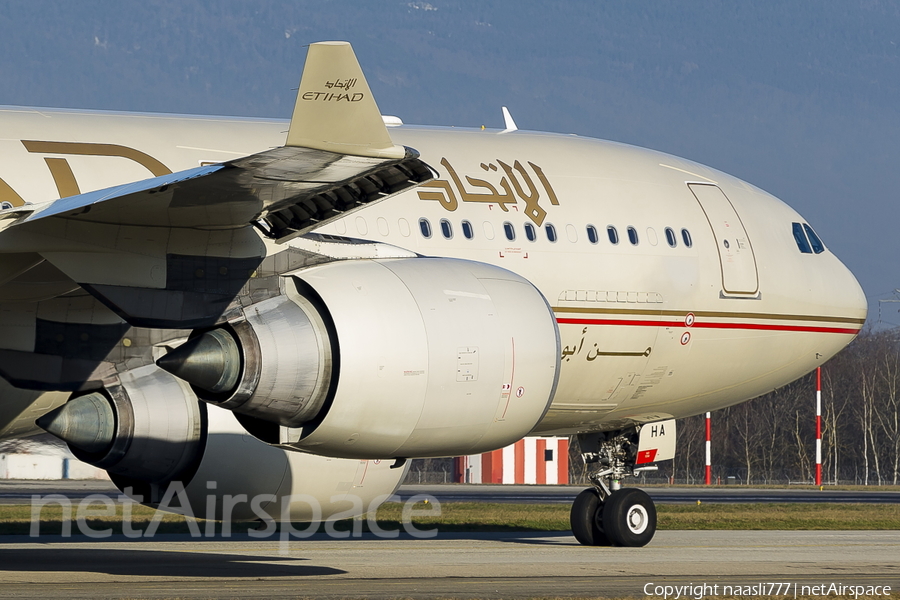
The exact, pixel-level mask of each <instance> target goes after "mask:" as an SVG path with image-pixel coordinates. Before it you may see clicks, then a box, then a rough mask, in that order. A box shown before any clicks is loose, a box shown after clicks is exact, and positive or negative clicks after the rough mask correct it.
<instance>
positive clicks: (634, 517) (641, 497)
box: [576, 488, 656, 547]
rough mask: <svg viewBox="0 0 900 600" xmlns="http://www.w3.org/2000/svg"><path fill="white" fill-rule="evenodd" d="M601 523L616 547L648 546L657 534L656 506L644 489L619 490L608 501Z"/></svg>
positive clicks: (605, 504)
mask: <svg viewBox="0 0 900 600" xmlns="http://www.w3.org/2000/svg"><path fill="white" fill-rule="evenodd" d="M582 493H584V492H582ZM576 501H577V499H576ZM602 521H603V525H602V527H603V531H604V532H605V533H606V535H607V537H608V538H609V541H610V542H612V544H613V545H615V546H631V547H638V546H646V545H647V544H648V543H649V542H650V540H652V539H653V534H655V533H656V506H654V504H653V500H651V499H650V496H648V495H647V492H645V491H643V490H639V489H637V488H626V489H622V490H618V491H615V492H613V493H612V494H611V495H610V496H609V498H607V499H606V502H605V503H604V506H603V516H602Z"/></svg>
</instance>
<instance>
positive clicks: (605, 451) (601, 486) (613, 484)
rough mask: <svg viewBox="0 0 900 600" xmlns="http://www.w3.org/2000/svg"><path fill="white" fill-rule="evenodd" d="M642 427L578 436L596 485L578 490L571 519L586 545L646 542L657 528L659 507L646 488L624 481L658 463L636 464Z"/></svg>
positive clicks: (580, 539) (591, 476)
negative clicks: (628, 485) (624, 484)
mask: <svg viewBox="0 0 900 600" xmlns="http://www.w3.org/2000/svg"><path fill="white" fill-rule="evenodd" d="M638 431H639V429H638V428H631V429H626V430H622V431H613V432H606V433H592V434H583V435H579V436H578V442H579V444H580V445H581V450H582V457H583V458H584V461H585V463H586V464H596V465H597V466H598V467H599V469H598V470H596V471H595V472H593V473H591V475H590V480H591V483H593V484H594V487H592V488H588V489H586V490H584V491H583V492H581V493H580V494H578V496H577V497H576V498H575V502H574V503H573V504H572V512H571V514H570V522H571V524H572V533H573V534H574V535H575V539H577V540H578V541H579V542H581V543H582V544H584V545H585V546H646V545H647V543H649V542H650V540H651V539H653V534H654V533H656V507H655V506H654V505H653V500H651V499H650V496H648V495H647V493H646V492H644V491H643V490H639V489H637V488H627V489H622V488H621V486H620V483H619V482H620V480H621V479H622V478H623V477H633V476H636V475H638V474H640V472H642V471H649V470H656V466H655V465H647V466H641V467H636V466H635V463H636V459H637V454H638Z"/></svg>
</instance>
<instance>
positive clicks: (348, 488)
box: [38, 366, 406, 521]
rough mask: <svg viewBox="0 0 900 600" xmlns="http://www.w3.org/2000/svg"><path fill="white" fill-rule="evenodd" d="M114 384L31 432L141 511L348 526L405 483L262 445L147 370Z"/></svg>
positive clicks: (378, 466)
mask: <svg viewBox="0 0 900 600" xmlns="http://www.w3.org/2000/svg"><path fill="white" fill-rule="evenodd" d="M120 379H121V384H120V385H115V386H110V387H107V388H105V389H104V390H102V391H98V392H93V393H91V394H86V395H83V396H79V397H76V398H73V399H72V400H70V401H69V402H68V403H67V404H66V405H63V406H62V407H60V408H57V409H54V410H53V411H51V412H50V413H48V414H47V415H44V416H43V417H41V418H40V419H39V420H38V423H39V425H40V426H41V427H43V428H44V429H46V430H47V431H49V432H51V433H53V434H54V435H56V436H57V437H60V438H61V439H63V440H64V441H66V442H67V443H68V445H69V448H70V449H71V450H72V452H73V453H74V454H75V455H76V456H77V457H78V458H79V459H80V460H82V461H84V462H87V463H89V464H92V465H94V466H97V467H101V468H104V469H106V470H107V472H108V473H109V475H110V478H111V479H112V481H113V483H115V484H116V486H117V487H118V488H119V489H120V490H122V491H123V492H127V493H129V494H130V495H131V496H132V497H135V498H136V499H138V501H140V502H142V503H144V504H147V505H150V506H154V507H156V506H159V503H160V502H161V501H165V502H166V505H165V506H162V508H165V509H168V510H173V511H174V512H181V513H185V514H190V515H193V516H195V517H197V518H203V519H222V518H223V517H227V518H228V519H230V520H235V521H244V520H256V519H260V518H272V519H274V520H280V519H281V518H282V517H283V516H285V515H286V516H288V517H289V518H290V519H291V520H294V521H307V520H312V519H316V518H321V519H327V518H328V517H330V516H332V515H335V514H337V513H341V516H344V517H349V516H355V515H359V514H363V513H365V512H367V511H368V510H370V509H374V508H376V507H377V506H378V505H379V504H380V503H381V502H383V501H384V500H385V498H386V497H387V496H388V495H390V494H392V493H393V492H394V491H395V490H396V489H397V487H398V486H399V485H400V482H401V481H402V480H403V478H404V476H405V475H406V469H391V468H390V464H389V463H388V462H382V463H375V462H372V461H358V460H345V459H333V458H325V457H321V456H314V455H310V454H305V453H301V452H297V451H293V450H286V449H282V448H276V447H273V446H271V445H268V444H265V443H263V442H261V441H259V440H257V439H255V438H254V437H253V436H251V435H249V434H248V433H247V432H246V430H245V429H244V428H243V427H242V426H241V425H240V423H238V421H237V420H236V418H235V416H234V414H233V413H231V412H229V411H227V410H224V409H220V408H216V407H213V406H208V405H206V404H204V403H202V402H199V400H198V399H197V397H196V396H195V395H194V393H193V392H192V391H191V389H190V387H189V386H188V385H187V384H186V383H185V382H183V381H180V380H178V379H177V378H175V377H174V376H172V375H170V374H169V373H166V372H164V371H160V370H159V369H157V368H156V367H154V366H150V367H144V368H141V369H136V370H134V371H129V372H126V373H123V374H122V375H121V376H120ZM173 486H174V487H173ZM223 510H224V511H227V514H224V513H223Z"/></svg>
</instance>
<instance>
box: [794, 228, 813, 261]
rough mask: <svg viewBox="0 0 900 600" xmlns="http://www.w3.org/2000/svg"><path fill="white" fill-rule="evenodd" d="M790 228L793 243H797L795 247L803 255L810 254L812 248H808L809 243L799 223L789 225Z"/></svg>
mask: <svg viewBox="0 0 900 600" xmlns="http://www.w3.org/2000/svg"><path fill="white" fill-rule="evenodd" d="M791 226H792V227H793V230H794V241H795V242H797V247H798V248H800V252H802V253H803V254H812V248H810V247H809V242H808V241H806V235H805V234H804V233H803V226H802V225H800V223H791Z"/></svg>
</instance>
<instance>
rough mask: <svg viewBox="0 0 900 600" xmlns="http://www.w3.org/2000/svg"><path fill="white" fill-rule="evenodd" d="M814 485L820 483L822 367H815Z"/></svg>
mask: <svg viewBox="0 0 900 600" xmlns="http://www.w3.org/2000/svg"><path fill="white" fill-rule="evenodd" d="M816 485H822V367H818V368H816Z"/></svg>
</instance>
